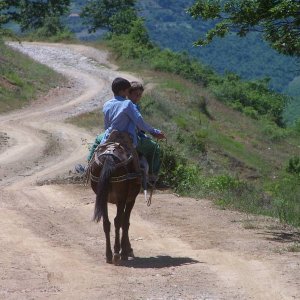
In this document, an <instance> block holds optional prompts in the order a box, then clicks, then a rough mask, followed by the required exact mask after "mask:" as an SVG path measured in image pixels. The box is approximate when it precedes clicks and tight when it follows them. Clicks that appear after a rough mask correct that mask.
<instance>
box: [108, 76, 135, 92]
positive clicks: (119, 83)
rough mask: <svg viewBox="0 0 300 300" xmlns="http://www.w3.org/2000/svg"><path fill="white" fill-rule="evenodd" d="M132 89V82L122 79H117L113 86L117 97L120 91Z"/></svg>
mask: <svg viewBox="0 0 300 300" xmlns="http://www.w3.org/2000/svg"><path fill="white" fill-rule="evenodd" d="M130 87H131V85H130V82H129V81H128V80H127V79H125V78H122V77H117V78H115V79H114V81H113V83H112V85H111V89H112V91H113V93H114V94H115V95H119V93H120V91H124V90H126V89H129V88H130Z"/></svg>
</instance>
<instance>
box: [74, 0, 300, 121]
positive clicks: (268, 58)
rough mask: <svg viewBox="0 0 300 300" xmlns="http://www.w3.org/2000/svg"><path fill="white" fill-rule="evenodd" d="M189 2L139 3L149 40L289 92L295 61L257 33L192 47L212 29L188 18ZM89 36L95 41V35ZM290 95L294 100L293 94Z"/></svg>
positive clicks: (77, 2)
mask: <svg viewBox="0 0 300 300" xmlns="http://www.w3.org/2000/svg"><path fill="white" fill-rule="evenodd" d="M72 2H73V3H72V11H73V12H76V13H78V12H80V8H81V7H82V5H83V4H84V1H81V0H74V1H72ZM192 3H193V0H178V1H173V3H172V5H170V3H169V1H165V0H143V1H138V4H137V6H138V9H139V11H140V14H141V16H143V17H144V18H145V21H146V26H147V29H148V31H149V34H150V37H151V39H152V40H153V41H154V42H156V43H157V44H158V45H160V46H161V47H162V48H170V49H172V50H174V51H186V52H187V53H189V54H190V55H192V56H193V57H196V58H198V59H200V60H201V61H202V62H203V63H205V64H207V65H209V66H211V67H212V68H214V69H215V70H216V71H217V72H219V73H221V74H222V73H225V72H228V71H230V72H235V73H236V74H238V75H240V76H241V77H242V78H244V79H262V78H270V86H271V88H273V89H275V90H276V91H280V92H284V93H289V91H290V88H288V86H289V84H291V83H292V82H293V80H294V78H295V77H296V76H297V75H299V67H298V66H297V60H296V59H295V58H291V57H286V56H283V55H280V54H278V53H277V52H276V51H274V50H273V49H271V48H270V47H269V46H268V45H267V44H266V43H265V42H264V41H263V40H262V38H261V36H260V35H259V34H258V33H252V34H250V35H248V36H247V37H245V38H239V37H236V36H233V35H231V36H229V37H226V38H224V39H218V40H215V41H214V42H213V43H212V44H211V45H209V46H207V47H203V48H200V47H194V46H193V42H194V41H196V40H197V38H199V36H200V35H201V34H204V33H205V32H206V31H207V30H208V29H209V28H211V23H210V22H201V21H195V20H193V19H192V18H191V17H190V16H189V15H187V13H186V12H185V10H186V8H187V7H189V6H190V5H191V4H192ZM69 22H70V23H69V24H70V25H71V26H72V27H73V30H75V31H76V32H77V34H78V36H79V37H80V38H81V39H86V38H87V33H86V31H84V30H83V28H84V26H83V25H80V22H78V21H77V22H74V21H69ZM99 34H100V35H101V32H100V33H99ZM99 34H98V36H99ZM90 37H91V38H92V37H94V38H95V36H94V35H92V36H90ZM293 85H294V83H293ZM291 95H292V96H293V97H295V94H294V93H292V94H291ZM298 96H299V94H298ZM297 99H298V98H297V95H296V97H295V98H293V99H292V101H291V105H290V107H289V108H288V110H287V112H286V118H287V119H288V120H290V121H293V120H295V119H297V117H299V115H300V108H299V109H298V107H299V104H298V103H299V101H298V100H297ZM295 108H296V111H295Z"/></svg>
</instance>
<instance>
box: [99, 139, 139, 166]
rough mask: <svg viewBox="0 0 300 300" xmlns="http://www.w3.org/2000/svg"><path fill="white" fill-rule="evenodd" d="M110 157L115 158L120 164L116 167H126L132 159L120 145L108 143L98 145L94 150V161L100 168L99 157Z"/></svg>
mask: <svg viewBox="0 0 300 300" xmlns="http://www.w3.org/2000/svg"><path fill="white" fill-rule="evenodd" d="M103 155H112V156H113V157H116V158H117V159H118V160H119V161H120V162H119V163H118V164H117V167H120V166H126V165H127V164H128V163H129V162H130V161H131V160H132V159H133V156H132V154H131V153H130V152H129V151H127V150H126V149H125V148H124V147H123V146H122V145H121V144H120V143H113V142H108V143H105V144H102V145H99V146H98V147H97V148H96V150H95V155H94V159H95V162H96V164H97V165H98V166H102V162H101V156H103Z"/></svg>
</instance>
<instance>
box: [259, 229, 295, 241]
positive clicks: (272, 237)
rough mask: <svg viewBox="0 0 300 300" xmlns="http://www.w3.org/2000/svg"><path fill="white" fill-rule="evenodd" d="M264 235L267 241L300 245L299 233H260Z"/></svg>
mask: <svg viewBox="0 0 300 300" xmlns="http://www.w3.org/2000/svg"><path fill="white" fill-rule="evenodd" d="M259 234H260V235H263V236H264V237H265V239H266V240H268V241H273V242H280V243H291V242H295V243H300V232H299V231H283V230H281V231H275V230H274V231H271V230H269V231H264V232H262V233H259Z"/></svg>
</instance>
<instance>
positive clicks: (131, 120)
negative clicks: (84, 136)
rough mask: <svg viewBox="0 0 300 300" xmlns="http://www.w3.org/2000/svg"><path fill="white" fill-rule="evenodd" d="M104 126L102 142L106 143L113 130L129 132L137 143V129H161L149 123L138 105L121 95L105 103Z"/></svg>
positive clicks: (149, 130) (148, 130)
mask: <svg viewBox="0 0 300 300" xmlns="http://www.w3.org/2000/svg"><path fill="white" fill-rule="evenodd" d="M103 113H104V126H105V135H104V137H103V139H102V141H101V144H103V143H105V142H106V140H107V139H108V137H109V135H110V133H111V132H112V131H113V130H118V131H122V132H128V133H129V135H130V136H131V137H132V141H133V145H134V146H136V145H137V129H139V130H143V131H146V132H149V133H151V134H158V133H160V130H158V129H155V128H153V127H151V126H150V125H149V124H147V123H146V122H145V121H144V119H143V117H142V115H141V113H140V112H139V110H138V109H137V107H136V105H135V104H133V103H132V102H131V100H127V99H125V98H123V97H121V96H115V97H114V98H113V99H111V100H109V101H107V102H105V103H104V106H103Z"/></svg>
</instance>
